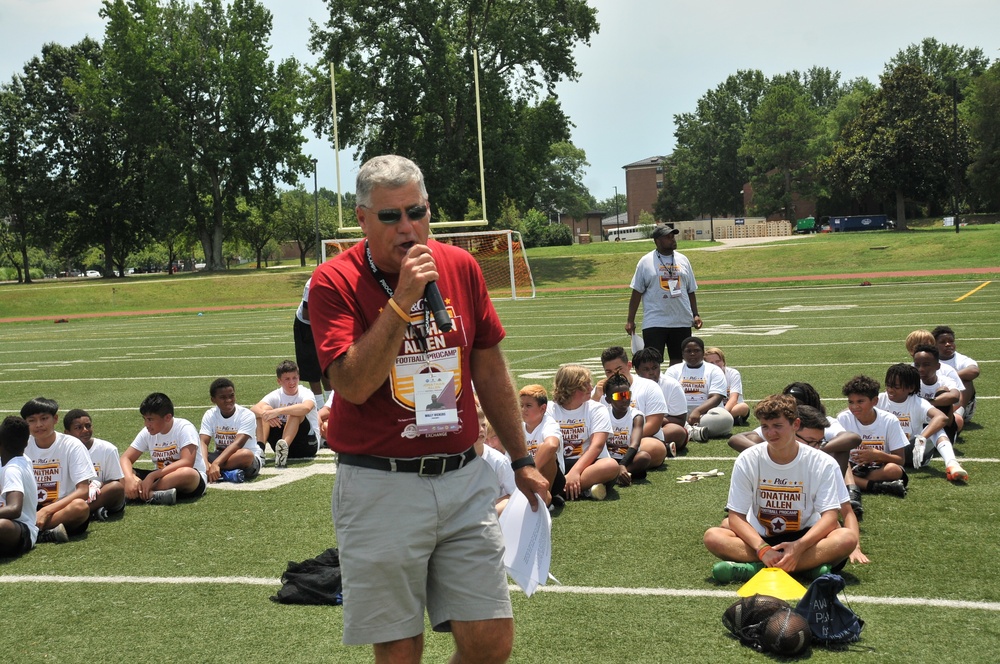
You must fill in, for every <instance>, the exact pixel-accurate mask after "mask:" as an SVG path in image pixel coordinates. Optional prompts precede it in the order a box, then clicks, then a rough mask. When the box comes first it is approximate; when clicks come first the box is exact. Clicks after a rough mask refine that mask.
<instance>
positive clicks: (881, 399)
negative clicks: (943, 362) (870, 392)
mask: <svg viewBox="0 0 1000 664" xmlns="http://www.w3.org/2000/svg"><path fill="white" fill-rule="evenodd" d="M876 406H877V407H878V408H880V409H882V410H884V411H885V412H887V413H891V414H892V415H895V416H896V419H897V420H899V425H900V426H901V427H903V433H904V434H906V437H907V439H909V440H913V437H914V436H919V435H920V432H921V431H923V430H924V427H925V426H927V423H928V422H930V421H931V413H930V411H931V408H933V406H931V402H930V401H927V400H926V399H921V398H920V395H919V394H911V395H910V396H908V397H907V398H906V401H904V402H903V403H896V402H895V401H893V400H891V399H890V398H889V395H888V393H886V392H882V393H881V394H879V395H878V402H877V403H876ZM942 436H944V437H945V438H947V437H948V435H947V434H946V433H945V432H944V429H942V430H940V431H939V432H938V434H937V436H936V438H941V437H942Z"/></svg>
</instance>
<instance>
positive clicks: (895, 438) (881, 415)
mask: <svg viewBox="0 0 1000 664" xmlns="http://www.w3.org/2000/svg"><path fill="white" fill-rule="evenodd" d="M874 411H875V421H874V422H872V423H871V424H862V423H861V422H860V421H858V418H856V417H854V414H853V413H851V411H849V410H845V411H844V412H842V413H840V414H839V415H837V421H838V422H840V424H841V426H843V427H844V429H845V430H846V431H850V432H851V433H856V434H858V435H859V436H861V444H860V445H858V446H857V448H855V449H854V450H851V461H852V462H853V463H857V461H856V460H855V458H854V457H855V452H856V450H863V449H865V448H868V449H874V450H878V451H879V452H886V453H891V452H893V451H895V450H898V449H901V448H904V447H906V445H907V444H908V442H909V441H907V440H906V434H905V433H903V426H902V425H901V424H900V423H899V420H898V419H896V416H895V415H893V414H892V413H888V412H886V411H884V410H882V409H880V408H878V407H876V408H875V409H874ZM866 465H868V466H871V467H872V468H881V467H882V466H883V465H884V464H882V463H872V464H866Z"/></svg>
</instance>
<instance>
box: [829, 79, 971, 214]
mask: <svg viewBox="0 0 1000 664" xmlns="http://www.w3.org/2000/svg"><path fill="white" fill-rule="evenodd" d="M960 130H961V128H960ZM952 134H953V131H952V113H951V104H950V100H948V99H947V98H945V97H944V96H943V95H941V94H940V93H938V92H937V91H936V90H935V83H934V80H933V79H932V78H931V77H930V76H928V75H927V74H924V73H923V72H922V71H921V70H920V69H919V68H918V67H916V66H913V65H905V64H904V65H900V66H899V67H897V68H896V69H895V70H893V71H892V72H891V73H889V74H886V75H884V76H883V77H882V87H881V89H880V90H879V91H878V92H876V93H875V94H874V95H872V96H871V97H870V98H868V99H866V100H865V101H864V102H862V104H861V106H860V109H859V113H858V115H857V117H856V118H855V119H854V120H853V121H851V122H850V123H849V124H848V125H847V126H846V127H845V128H844V131H843V135H842V138H841V140H840V142H838V144H837V145H836V146H835V148H834V153H833V156H832V158H831V159H830V162H829V170H828V173H829V174H830V175H831V176H832V177H834V178H836V179H839V180H840V181H841V182H843V183H844V184H845V185H846V186H847V187H848V188H849V189H850V190H851V192H852V194H853V195H854V196H855V197H861V196H864V195H865V194H874V195H876V196H879V197H891V198H893V199H894V200H895V203H896V228H897V230H905V229H906V201H907V200H917V201H934V200H938V201H940V200H943V199H945V198H947V195H948V193H949V189H950V180H951V175H950V174H951V172H952V167H953V165H954V164H955V161H954V160H956V159H957V160H958V163H959V164H960V165H961V167H962V168H963V169H964V168H965V166H966V165H967V163H968V157H967V154H968V141H967V138H966V136H965V133H964V131H963V132H962V133H961V135H960V136H959V141H958V146H959V148H958V154H956V153H955V150H954V148H953V136H952Z"/></svg>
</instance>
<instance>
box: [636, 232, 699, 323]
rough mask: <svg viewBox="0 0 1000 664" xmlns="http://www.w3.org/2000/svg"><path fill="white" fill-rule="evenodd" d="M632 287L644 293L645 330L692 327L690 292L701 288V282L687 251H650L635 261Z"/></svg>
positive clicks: (643, 318) (643, 316)
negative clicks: (699, 284) (669, 254)
mask: <svg viewBox="0 0 1000 664" xmlns="http://www.w3.org/2000/svg"><path fill="white" fill-rule="evenodd" d="M630 288H631V289H632V290H634V291H636V292H638V293H642V329H644V330H645V329H648V328H652V327H691V325H692V322H693V320H694V315H693V314H692V312H691V293H693V292H695V291H696V290H698V282H697V281H695V278H694V270H693V269H692V268H691V261H689V260H688V259H687V257H686V256H684V254H682V253H680V252H679V251H675V252H674V253H673V255H671V256H664V255H662V254H660V253H659V252H658V251H657V250H656V249H654V250H653V251H651V252H649V253H648V254H646V255H645V256H643V257H642V258H640V259H639V262H638V263H637V264H636V266H635V274H633V275H632V283H631V284H630Z"/></svg>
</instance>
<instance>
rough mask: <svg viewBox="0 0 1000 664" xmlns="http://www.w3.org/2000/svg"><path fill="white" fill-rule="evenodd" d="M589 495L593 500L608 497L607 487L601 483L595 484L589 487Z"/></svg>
mask: <svg viewBox="0 0 1000 664" xmlns="http://www.w3.org/2000/svg"><path fill="white" fill-rule="evenodd" d="M590 497H591V498H593V499H594V500H604V499H605V498H607V497H608V488H607V487H606V486H604V485H603V484H595V485H594V486H592V487H590Z"/></svg>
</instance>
